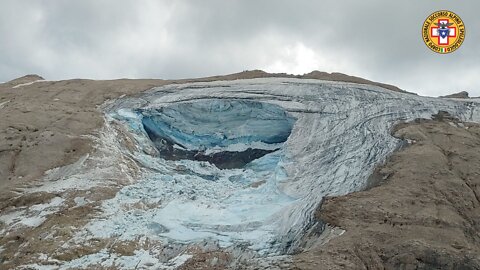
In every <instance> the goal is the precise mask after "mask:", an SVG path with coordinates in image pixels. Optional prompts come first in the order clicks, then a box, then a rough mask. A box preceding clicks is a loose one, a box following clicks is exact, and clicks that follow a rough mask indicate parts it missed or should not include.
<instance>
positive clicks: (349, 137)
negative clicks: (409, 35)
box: [39, 78, 480, 261]
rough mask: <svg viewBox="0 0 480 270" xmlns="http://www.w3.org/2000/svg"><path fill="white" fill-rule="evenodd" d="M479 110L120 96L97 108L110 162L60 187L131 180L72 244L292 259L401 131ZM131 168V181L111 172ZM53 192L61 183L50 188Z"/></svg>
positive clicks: (380, 92)
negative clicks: (159, 246)
mask: <svg viewBox="0 0 480 270" xmlns="http://www.w3.org/2000/svg"><path fill="white" fill-rule="evenodd" d="M477 105H478V101H475V100H456V99H439V98H431V97H422V96H416V95H413V94H409V93H401V92H394V91H390V90H386V89H383V88H380V87H377V86H371V85H361V84H354V83H344V82H330V81H321V80H307V79H292V78H261V79H249V80H236V81H214V82H197V83H185V84H172V85H166V86H162V87H156V88H153V89H151V90H148V91H146V92H143V93H139V94H136V95H132V96H126V97H122V98H119V99H116V100H112V101H110V102H108V103H106V104H104V105H103V106H102V108H101V109H102V110H103V111H104V113H105V128H104V130H103V132H100V133H99V135H98V138H97V141H98V142H99V143H98V145H99V147H98V150H97V151H99V152H102V153H103V154H102V158H98V157H96V158H95V160H91V159H92V158H94V156H95V155H92V156H91V157H87V158H86V161H85V163H89V160H90V163H89V164H94V166H93V165H90V166H86V165H82V166H79V167H78V169H76V170H74V169H69V175H68V176H62V179H61V181H70V182H71V181H73V182H81V181H89V182H88V183H89V185H90V186H91V187H93V185H94V182H95V181H93V180H92V179H98V181H97V184H98V183H101V179H102V177H104V178H107V177H106V176H103V175H108V176H110V175H111V172H110V171H109V170H117V171H118V172H119V173H122V174H126V175H127V176H128V177H127V178H128V179H129V181H128V182H126V183H124V182H122V184H121V188H120V189H119V191H118V192H117V193H116V195H115V196H114V197H113V198H111V199H107V200H105V201H103V203H102V205H101V214H99V215H98V217H97V218H94V219H92V220H90V221H89V222H88V224H87V225H86V226H85V228H84V229H83V230H80V231H78V233H77V234H76V241H77V242H79V241H80V242H81V241H85V239H91V238H111V237H114V238H116V239H119V240H133V241H136V240H137V239H139V238H143V239H145V238H148V239H153V240H158V241H161V242H162V243H163V244H164V245H168V246H171V247H174V248H173V249H172V250H173V251H172V250H170V251H168V252H169V253H168V254H159V255H158V256H165V257H168V258H167V259H165V260H166V261H167V260H170V259H172V258H174V257H175V256H177V255H178V256H180V255H181V254H183V253H184V252H186V251H187V250H188V247H189V246H200V247H202V248H205V249H212V248H214V247H216V248H222V249H227V250H230V251H231V252H233V253H234V254H240V253H241V254H250V255H251V256H276V255H284V254H291V253H294V252H296V251H298V250H299V249H301V248H302V247H303V245H304V243H302V236H303V235H304V234H305V232H306V231H309V230H311V229H312V228H316V227H320V228H321V227H322V224H318V222H319V221H317V220H316V219H315V218H314V216H313V214H314V211H315V209H316V208H317V207H318V205H319V204H320V203H321V202H322V200H323V198H324V197H325V196H337V195H343V194H347V193H351V192H355V191H359V190H362V189H365V188H366V187H367V184H368V183H367V180H368V178H369V176H370V175H371V174H372V172H373V170H374V168H375V166H377V165H379V164H381V163H382V162H383V161H385V159H386V158H387V157H388V156H389V155H390V154H391V153H392V152H393V151H395V150H396V149H398V148H399V147H401V146H402V145H403V144H404V143H405V142H402V141H401V140H399V139H397V138H394V137H392V136H391V134H390V132H391V130H392V127H393V126H394V125H395V124H396V123H399V122H402V121H411V120H414V119H416V118H431V116H432V115H433V114H436V113H437V112H438V111H447V112H449V113H450V114H452V115H453V116H455V117H457V118H459V119H461V120H463V121H471V122H478V121H479V120H480V112H479V110H478V106H477ZM125 162H127V163H132V164H135V168H137V170H136V173H135V174H134V173H131V172H130V171H129V170H127V169H125V166H123V165H122V166H123V167H122V166H120V167H115V164H124V163H125ZM53 173H58V172H52V174H53ZM110 178H111V177H110ZM110 178H109V181H112V180H111V179H110ZM72 179H74V180H72ZM82 179H84V180H82ZM70 182H69V183H70ZM77 186H82V185H81V184H78V185H77ZM56 187H62V188H64V187H65V185H62V184H61V183H60V180H59V182H58V183H57V184H55V185H51V186H49V187H48V191H54V190H55V188H56ZM42 188H43V189H42ZM39 189H42V190H45V187H40V188H39ZM138 205H141V207H133V206H138ZM159 252H160V253H162V252H164V253H165V252H166V251H159ZM250 255H249V256H250Z"/></svg>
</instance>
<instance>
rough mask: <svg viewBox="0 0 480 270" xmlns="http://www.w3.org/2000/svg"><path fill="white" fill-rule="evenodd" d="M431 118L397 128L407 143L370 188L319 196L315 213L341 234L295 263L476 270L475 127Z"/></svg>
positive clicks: (479, 150)
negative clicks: (340, 194)
mask: <svg viewBox="0 0 480 270" xmlns="http://www.w3.org/2000/svg"><path fill="white" fill-rule="evenodd" d="M436 119H437V120H419V121H416V122H414V123H411V124H402V125H400V126H398V127H397V129H396V131H395V134H394V135H395V136H397V137H399V138H403V139H409V140H411V141H412V142H413V144H412V145H411V146H409V147H407V148H405V149H404V150H402V151H400V152H397V153H395V154H394V155H393V156H392V157H391V158H390V159H389V160H388V161H387V162H386V164H385V165H384V166H382V167H380V168H378V169H377V171H376V174H377V176H380V177H377V179H385V180H381V181H382V182H380V183H377V186H376V187H373V188H372V189H370V190H368V191H362V192H356V193H352V194H349V195H346V196H341V197H333V198H328V199H326V201H325V202H324V203H323V205H322V206H321V209H318V212H317V218H319V219H320V220H322V221H324V222H326V223H328V224H330V225H331V226H336V227H340V228H342V229H344V230H345V233H344V234H343V235H341V236H338V237H336V238H334V239H332V240H331V241H330V242H328V243H327V244H326V245H323V246H316V247H314V248H312V249H311V250H309V251H307V252H305V253H302V254H299V255H297V256H296V263H295V264H296V266H297V267H298V268H300V269H480V166H478V164H480V126H479V125H476V124H464V123H459V122H458V121H456V120H452V118H449V117H445V116H444V115H443V117H436ZM378 184H379V185H378Z"/></svg>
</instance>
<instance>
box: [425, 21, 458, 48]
mask: <svg viewBox="0 0 480 270" xmlns="http://www.w3.org/2000/svg"><path fill="white" fill-rule="evenodd" d="M449 21H450V20H449V19H441V20H438V23H437V25H438V27H432V28H431V35H432V37H437V38H438V45H450V38H452V37H456V36H457V27H450V26H448V24H449ZM441 25H444V27H443V28H442V27H441ZM441 31H447V32H448V33H446V34H445V35H443V36H442V35H441V33H440V32H441Z"/></svg>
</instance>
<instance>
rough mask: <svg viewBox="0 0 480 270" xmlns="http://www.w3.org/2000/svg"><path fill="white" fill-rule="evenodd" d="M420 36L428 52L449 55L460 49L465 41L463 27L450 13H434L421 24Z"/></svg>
mask: <svg viewBox="0 0 480 270" xmlns="http://www.w3.org/2000/svg"><path fill="white" fill-rule="evenodd" d="M422 36H423V42H425V44H426V45H427V47H428V48H430V50H432V51H434V52H436V53H441V54H446V53H451V52H454V51H456V50H457V49H458V48H460V46H461V45H462V43H463V41H464V40H465V25H464V24H463V21H462V19H461V18H460V17H459V16H458V15H457V14H455V13H453V12H451V11H448V10H440V11H436V12H434V13H432V14H430V16H428V18H427V19H426V20H425V22H424V23H423V28H422Z"/></svg>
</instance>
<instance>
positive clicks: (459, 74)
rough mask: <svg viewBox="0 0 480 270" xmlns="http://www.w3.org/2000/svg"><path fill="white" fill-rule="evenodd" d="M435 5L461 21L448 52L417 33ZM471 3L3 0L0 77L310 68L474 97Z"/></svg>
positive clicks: (477, 66)
mask: <svg viewBox="0 0 480 270" xmlns="http://www.w3.org/2000/svg"><path fill="white" fill-rule="evenodd" d="M440 9H448V10H451V11H453V12H455V13H457V14H458V15H459V16H460V17H461V18H462V19H463V21H464V22H465V25H466V32H467V33H466V40H465V42H464V44H463V45H462V47H461V48H460V49H459V50H457V51H456V52H454V53H452V54H449V55H439V54H436V53H433V52H431V51H430V50H429V49H428V48H427V47H426V46H425V45H424V43H423V41H422V38H421V27H422V23H423V21H424V20H425V18H426V17H427V16H428V15H429V14H430V13H432V12H434V11H436V10H440ZM479 11H480V1H478V0H462V1H452V0H422V1H418V0H403V1H393V0H392V1H387V0H362V1H359V0H343V1H340V0H327V1H320V0H317V1H313V0H311V1H307V0H295V1H293V0H291V1H283V0H271V1H261V0H251V1H250V0H243V1H240V0H218V1H211V0H191V1H187V0H185V1H183V0H177V1H153V0H152V1H142V0H131V1H122V0H82V1H66V0H65V1H60V0H48V1H46V0H45V1H41V0H31V1H22V0H2V1H1V2H0V81H7V80H10V79H13V78H16V77H19V76H22V75H25V74H31V73H35V74H39V75H41V76H43V77H45V78H46V79H47V80H59V79H69V78H91V79H113V78H123V77H128V78H163V79H175V78H192V77H202V76H211V75H221V74H228V73H234V72H239V71H242V70H252V69H263V70H265V71H268V72H286V73H294V74H303V73H307V72H310V71H312V70H321V71H327V72H332V71H337V72H342V73H347V74H350V75H355V76H360V77H364V78H367V79H371V80H375V81H381V82H386V83H391V84H394V85H397V86H399V87H400V88H403V89H406V90H408V91H413V92H417V93H420V94H423V95H431V96H437V95H443V94H447V93H452V92H458V91H462V90H466V91H469V92H470V94H471V96H480V16H479V15H478V12H479Z"/></svg>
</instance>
